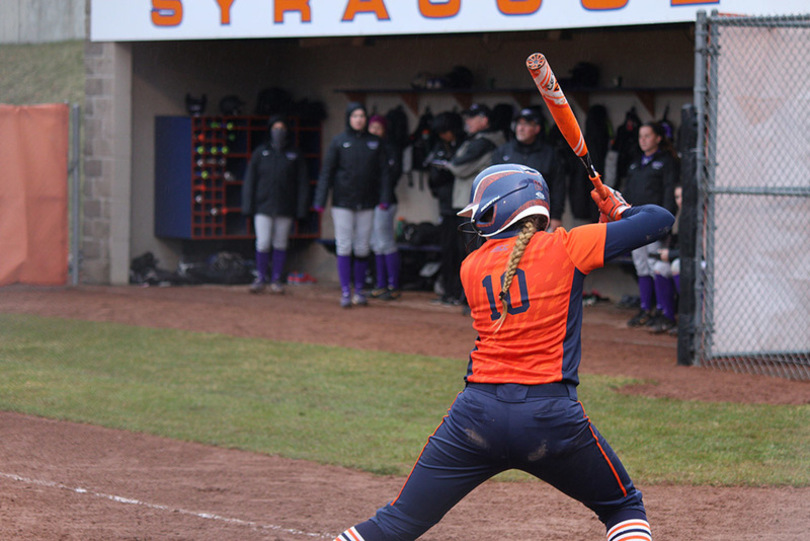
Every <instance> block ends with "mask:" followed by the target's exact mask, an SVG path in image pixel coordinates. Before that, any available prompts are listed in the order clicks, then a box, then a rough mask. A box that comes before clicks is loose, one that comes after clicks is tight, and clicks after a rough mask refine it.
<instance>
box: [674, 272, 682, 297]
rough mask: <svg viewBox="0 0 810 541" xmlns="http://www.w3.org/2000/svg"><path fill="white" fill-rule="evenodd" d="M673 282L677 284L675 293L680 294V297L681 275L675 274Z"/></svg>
mask: <svg viewBox="0 0 810 541" xmlns="http://www.w3.org/2000/svg"><path fill="white" fill-rule="evenodd" d="M672 281H673V282H675V291H677V292H678V295H680V294H681V275H680V274H673V275H672Z"/></svg>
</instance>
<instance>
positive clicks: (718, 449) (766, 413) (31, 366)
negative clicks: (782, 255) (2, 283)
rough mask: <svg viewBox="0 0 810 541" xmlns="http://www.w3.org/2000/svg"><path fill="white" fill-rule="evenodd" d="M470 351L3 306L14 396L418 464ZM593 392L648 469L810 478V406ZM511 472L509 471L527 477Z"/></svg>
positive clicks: (691, 477)
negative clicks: (235, 332)
mask: <svg viewBox="0 0 810 541" xmlns="http://www.w3.org/2000/svg"><path fill="white" fill-rule="evenodd" d="M464 369H465V366H464V362H462V361H459V360H458V359H452V360H451V359H443V358H437V357H425V356H416V355H400V354H388V353H379V352H369V351H362V350H356V349H347V348H336V347H324V346H315V345H302V344H292V343H281V342H272V341H268V340H261V339H245V338H234V337H230V336H224V335H217V334H206V333H194V332H182V331H175V330H156V329H146V328H141V327H130V326H124V325H119V324H113V323H91V322H84V321H74V320H62V319H55V318H43V317H37V316H28V315H8V314H0V371H1V372H0V373H2V374H3V377H2V378H0V409H2V410H11V411H17V412H22V413H28V414H34V415H40V416H44V417H49V418H54V419H67V420H72V421H79V422H85V423H92V424H97V425H103V426H107V427H114V428H120V429H125V430H131V431H138V432H146V433H150V434H156V435H160V436H166V437H170V438H176V439H181V440H188V441H196V442H201V443H205V444H211V445H218V446H224V447H235V448H240V449H245V450H250V451H256V452H261V453H267V454H278V455H281V456H285V457H290V458H301V459H307V460H313V461H317V462H320V463H327V464H336V465H342V466H347V467H351V468H357V469H362V470H367V471H371V472H375V473H380V474H405V473H407V471H408V470H409V469H410V467H411V465H412V463H413V461H414V459H415V458H416V456H417V454H418V453H419V451H420V449H421V448H422V446H423V445H424V442H425V439H426V438H427V436H428V435H429V434H430V433H431V432H432V431H433V430H434V428H435V427H436V426H437V425H438V423H439V422H440V421H441V418H442V416H443V415H444V413H445V411H446V409H447V408H448V407H449V405H450V403H451V402H452V400H453V398H454V397H455V395H456V393H457V392H458V391H459V390H460V389H461V386H462V379H461V378H462V376H463V373H464ZM582 379H583V383H582V385H581V386H580V397H581V400H582V401H583V403H584V404H585V407H586V409H587V411H588V413H589V415H590V417H591V419H592V420H593V421H594V423H595V424H596V425H597V426H598V427H599V429H600V430H601V431H602V432H603V433H604V434H605V436H606V437H607V438H608V440H609V441H610V442H611V444H612V445H613V446H614V447H615V448H616V450H617V452H618V453H619V455H620V456H621V457H622V460H623V461H624V462H625V464H626V465H627V466H628V468H629V470H630V472H631V474H632V475H633V476H634V478H635V479H637V481H638V482H643V483H645V484H649V483H679V484H711V485H753V486H759V485H791V486H807V485H809V484H810V470H808V468H807V464H808V463H810V428H808V427H809V426H810V406H808V405H802V406H770V405H750V404H730V403H701V402H693V401H677V400H665V399H651V398H644V397H635V396H627V395H624V394H620V393H617V392H616V391H615V389H616V388H618V387H620V386H622V385H624V384H626V383H628V382H629V381H630V380H627V379H619V378H610V377H603V376H585V377H583V378H582ZM521 478H522V477H521V476H520V475H517V474H507V476H506V479H521Z"/></svg>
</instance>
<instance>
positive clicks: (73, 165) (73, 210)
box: [68, 104, 81, 286]
mask: <svg viewBox="0 0 810 541" xmlns="http://www.w3.org/2000/svg"><path fill="white" fill-rule="evenodd" d="M70 130H71V132H70V161H69V164H68V176H69V177H70V179H71V182H70V190H71V191H70V218H69V222H70V228H71V230H70V282H71V285H74V286H76V285H78V284H79V267H80V263H81V259H80V256H79V245H80V238H81V223H80V218H79V217H80V216H81V208H80V206H81V185H80V178H81V177H80V175H79V169H80V167H79V146H80V144H81V142H80V141H81V139H80V134H81V107H80V106H79V105H76V104H74V105H73V106H72V107H71V109H70Z"/></svg>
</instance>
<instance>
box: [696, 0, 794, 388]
mask: <svg viewBox="0 0 810 541" xmlns="http://www.w3.org/2000/svg"><path fill="white" fill-rule="evenodd" d="M808 59H810V15H805V16H795V17H778V18H775V17H774V18H768V17H739V16H723V15H718V14H717V13H716V12H715V13H713V14H712V15H711V16H706V15H705V14H700V15H699V18H698V21H697V25H696V81H695V82H696V86H695V88H696V92H695V93H696V108H697V135H698V137H697V153H696V156H697V167H696V176H697V201H696V203H697V220H696V222H697V224H696V225H697V231H696V236H695V237H696V238H695V242H696V244H695V246H696V250H695V257H694V259H693V261H691V262H690V264H692V265H694V269H692V270H694V276H695V288H694V295H695V310H696V311H695V319H694V324H695V326H694V331H695V342H694V345H695V352H694V360H695V363H696V364H700V365H703V366H711V367H717V368H724V369H732V370H736V371H744V372H752V373H759V374H769V375H775V376H781V377H787V378H793V379H810V69H809V68H808Z"/></svg>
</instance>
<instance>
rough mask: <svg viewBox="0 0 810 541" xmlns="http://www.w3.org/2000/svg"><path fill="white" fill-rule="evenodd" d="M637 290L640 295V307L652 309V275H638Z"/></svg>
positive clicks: (653, 290)
mask: <svg viewBox="0 0 810 541" xmlns="http://www.w3.org/2000/svg"><path fill="white" fill-rule="evenodd" d="M638 292H639V296H640V297H641V309H642V310H647V311H649V310H652V308H653V296H654V294H655V285H654V280H653V277H652V276H639V277H638Z"/></svg>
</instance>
